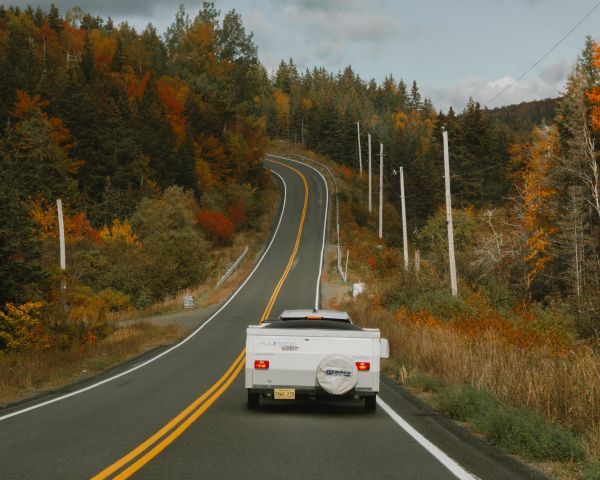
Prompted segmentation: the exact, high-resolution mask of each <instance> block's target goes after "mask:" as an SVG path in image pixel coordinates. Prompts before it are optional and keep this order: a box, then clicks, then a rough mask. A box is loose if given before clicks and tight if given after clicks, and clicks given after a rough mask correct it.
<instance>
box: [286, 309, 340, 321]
mask: <svg viewBox="0 0 600 480" xmlns="http://www.w3.org/2000/svg"><path fill="white" fill-rule="evenodd" d="M311 319H314V320H336V321H338V322H348V323H352V320H350V315H348V312H341V311H339V310H309V309H306V310H284V311H283V312H281V314H280V315H279V320H311Z"/></svg>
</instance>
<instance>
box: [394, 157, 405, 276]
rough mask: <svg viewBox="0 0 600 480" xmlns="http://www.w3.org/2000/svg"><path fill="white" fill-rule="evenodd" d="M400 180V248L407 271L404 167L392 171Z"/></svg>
mask: <svg viewBox="0 0 600 480" xmlns="http://www.w3.org/2000/svg"><path fill="white" fill-rule="evenodd" d="M392 171H393V172H394V175H398V176H399V177H400V178H399V180H400V202H401V204H402V246H403V247H404V270H406V271H408V234H407V233H406V203H405V201H404V167H400V170H392Z"/></svg>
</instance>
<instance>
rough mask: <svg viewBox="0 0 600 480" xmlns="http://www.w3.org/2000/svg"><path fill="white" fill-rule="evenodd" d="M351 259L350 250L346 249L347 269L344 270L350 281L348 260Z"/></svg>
mask: <svg viewBox="0 0 600 480" xmlns="http://www.w3.org/2000/svg"><path fill="white" fill-rule="evenodd" d="M349 259H350V250H346V269H345V270H344V278H345V279H346V282H347V281H348V260H349Z"/></svg>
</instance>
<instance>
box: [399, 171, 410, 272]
mask: <svg viewBox="0 0 600 480" xmlns="http://www.w3.org/2000/svg"><path fill="white" fill-rule="evenodd" d="M400 200H401V201H402V245H403V246H404V270H406V271H408V235H407V233H406V204H405V203H404V168H403V167H400Z"/></svg>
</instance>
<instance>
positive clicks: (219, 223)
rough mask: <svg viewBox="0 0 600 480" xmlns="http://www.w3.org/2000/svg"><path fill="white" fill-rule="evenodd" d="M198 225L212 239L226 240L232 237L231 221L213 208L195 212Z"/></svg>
mask: <svg viewBox="0 0 600 480" xmlns="http://www.w3.org/2000/svg"><path fill="white" fill-rule="evenodd" d="M196 218H197V220H198V225H200V227H202V229H203V230H204V231H205V232H206V233H207V235H208V236H209V237H210V238H211V239H212V240H214V241H217V242H226V241H229V240H231V238H232V237H233V223H231V221H230V220H229V219H228V218H227V217H226V216H225V215H224V214H223V212H219V211H215V210H200V211H199V212H198V214H197V217H196Z"/></svg>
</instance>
